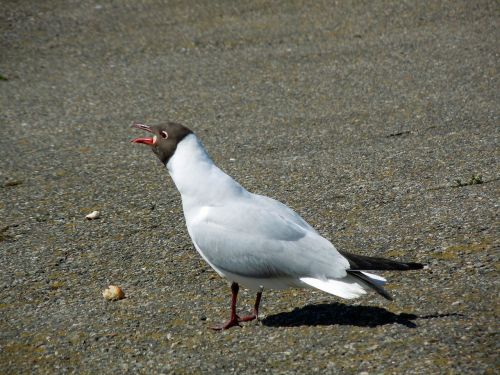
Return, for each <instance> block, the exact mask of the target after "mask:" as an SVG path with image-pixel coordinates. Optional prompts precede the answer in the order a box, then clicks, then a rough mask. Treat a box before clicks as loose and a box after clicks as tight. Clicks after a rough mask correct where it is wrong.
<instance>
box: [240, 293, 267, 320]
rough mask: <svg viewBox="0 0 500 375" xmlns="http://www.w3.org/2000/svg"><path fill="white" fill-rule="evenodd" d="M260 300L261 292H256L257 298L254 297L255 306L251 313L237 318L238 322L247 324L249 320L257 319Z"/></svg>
mask: <svg viewBox="0 0 500 375" xmlns="http://www.w3.org/2000/svg"><path fill="white" fill-rule="evenodd" d="M261 298H262V290H260V291H259V292H257V296H256V297H255V305H254V306H253V313H252V314H250V315H247V316H243V317H241V318H239V321H240V322H248V321H250V320H254V319H258V318H259V305H260V299H261Z"/></svg>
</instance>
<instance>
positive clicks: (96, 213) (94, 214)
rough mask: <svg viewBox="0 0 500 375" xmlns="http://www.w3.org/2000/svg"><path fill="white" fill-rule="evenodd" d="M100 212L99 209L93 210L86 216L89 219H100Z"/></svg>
mask: <svg viewBox="0 0 500 375" xmlns="http://www.w3.org/2000/svg"><path fill="white" fill-rule="evenodd" d="M99 216H100V212H99V211H92V212H91V213H90V214H88V215H87V216H85V218H86V219H87V220H94V219H99Z"/></svg>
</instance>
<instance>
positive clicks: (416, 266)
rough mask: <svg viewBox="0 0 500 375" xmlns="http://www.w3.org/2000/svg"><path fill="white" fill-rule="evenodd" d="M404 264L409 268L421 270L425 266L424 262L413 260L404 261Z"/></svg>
mask: <svg viewBox="0 0 500 375" xmlns="http://www.w3.org/2000/svg"><path fill="white" fill-rule="evenodd" d="M406 265H407V266H408V269H409V270H421V269H423V268H424V267H425V264H422V263H415V262H410V263H406Z"/></svg>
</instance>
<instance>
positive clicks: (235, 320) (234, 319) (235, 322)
mask: <svg viewBox="0 0 500 375" xmlns="http://www.w3.org/2000/svg"><path fill="white" fill-rule="evenodd" d="M239 290H240V286H239V285H238V283H235V282H233V283H232V284H231V317H230V318H229V320H228V321H227V322H226V323H224V324H221V325H217V326H214V327H212V329H215V330H221V329H228V328H231V327H234V326H239V325H240V324H239V321H240V317H239V316H238V315H237V314H236V301H237V299H238V291H239Z"/></svg>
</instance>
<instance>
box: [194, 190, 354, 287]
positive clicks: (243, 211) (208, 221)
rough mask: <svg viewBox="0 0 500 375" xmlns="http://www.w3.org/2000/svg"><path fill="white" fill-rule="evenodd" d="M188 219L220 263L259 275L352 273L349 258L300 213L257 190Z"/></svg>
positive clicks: (331, 275) (212, 258) (232, 269)
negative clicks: (200, 215) (341, 253)
mask: <svg viewBox="0 0 500 375" xmlns="http://www.w3.org/2000/svg"><path fill="white" fill-rule="evenodd" d="M203 212H204V214H203V215H202V217H200V218H199V219H198V220H196V221H194V222H193V223H190V224H189V225H188V230H189V233H190V235H191V237H192V239H193V242H194V243H195V244H196V246H197V247H198V248H199V249H200V251H201V252H202V253H203V255H204V256H205V257H206V258H207V259H208V261H209V262H210V263H212V264H213V265H214V266H215V267H217V268H219V269H221V270H222V271H228V272H231V273H234V274H238V275H240V276H246V277H254V278H274V277H319V278H340V277H344V276H345V275H346V271H345V270H346V269H347V268H348V267H349V263H348V262H347V260H346V259H345V258H344V257H343V256H342V255H340V254H339V253H338V251H337V250H336V249H335V247H334V246H333V245H332V244H331V243H330V242H329V241H328V240H326V239H325V238H323V237H321V236H320V235H319V234H318V233H317V232H316V231H315V230H314V229H313V228H312V227H311V226H309V224H307V223H306V222H305V221H304V220H303V219H302V218H301V217H300V216H299V215H298V214H297V213H295V212H294V211H293V210H291V209H290V208H288V207H287V206H285V205H283V204H282V203H280V202H277V201H275V200H272V199H270V198H266V197H262V196H257V195H252V196H250V197H249V199H244V200H238V201H236V202H234V203H233V204H231V203H230V204H226V205H224V206H220V207H204V209H203Z"/></svg>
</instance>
